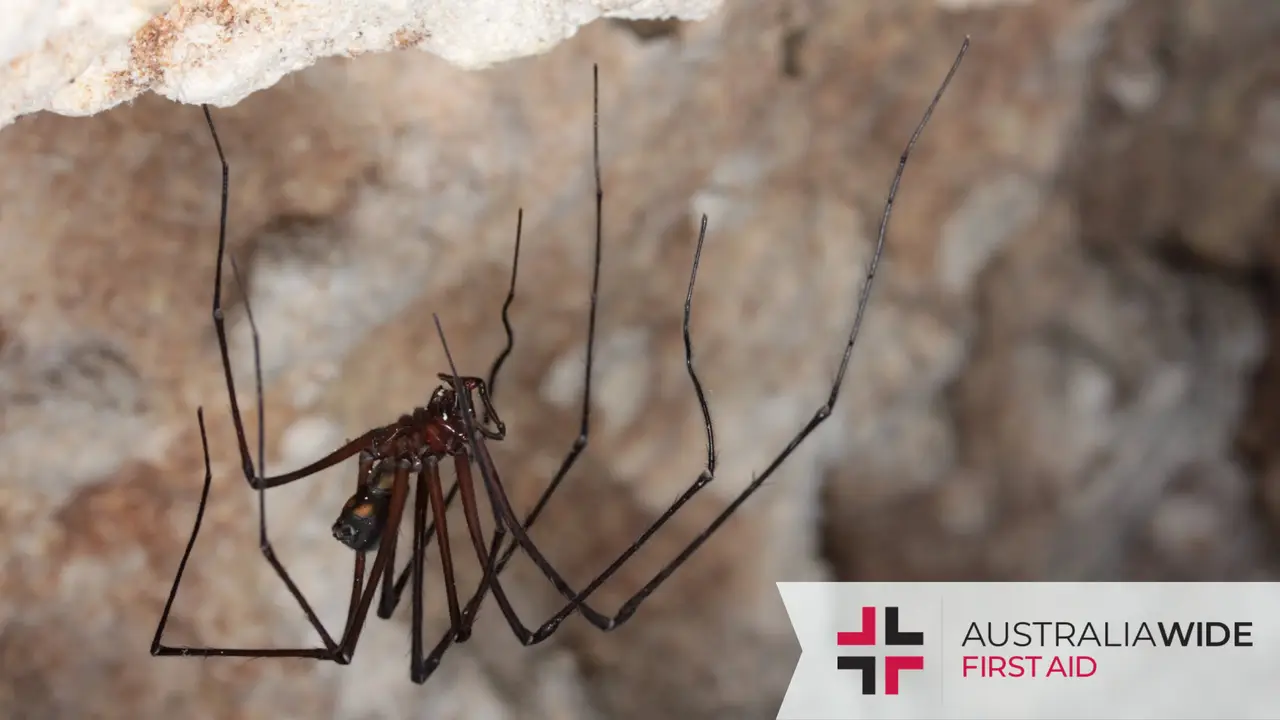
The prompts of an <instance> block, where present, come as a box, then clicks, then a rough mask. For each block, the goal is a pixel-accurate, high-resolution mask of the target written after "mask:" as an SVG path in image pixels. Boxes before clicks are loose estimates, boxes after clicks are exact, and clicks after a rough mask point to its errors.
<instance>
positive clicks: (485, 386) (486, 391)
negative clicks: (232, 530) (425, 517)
mask: <svg viewBox="0 0 1280 720" xmlns="http://www.w3.org/2000/svg"><path fill="white" fill-rule="evenodd" d="M523 228H524V208H520V209H519V210H517V211H516V246H515V251H514V252H513V253H512V257H511V282H510V284H509V285H508V286H507V297H506V298H505V299H504V300H503V302H502V327H503V328H504V329H505V331H506V335H507V344H506V345H505V346H504V347H503V348H502V350H501V351H500V352H499V353H498V356H497V357H495V358H494V360H493V364H492V365H491V366H490V367H489V377H488V380H487V381H481V382H479V383H477V390H478V392H479V393H480V401H481V402H482V403H483V404H484V422H485V423H488V422H490V421H492V422H493V424H494V427H495V432H494V433H492V435H491V437H493V438H494V439H495V440H501V439H502V438H503V437H505V436H506V434H507V427H506V425H505V424H504V423H503V422H502V419H501V418H499V417H498V411H497V410H496V409H495V408H494V406H493V403H492V401H491V400H490V396H491V395H492V394H493V389H494V386H495V385H496V383H497V382H498V373H499V372H500V371H501V370H502V365H503V363H505V362H506V361H507V356H508V355H510V354H511V350H512V348H514V347H515V342H516V336H515V331H514V330H513V329H512V326H511V316H510V311H511V304H512V303H513V302H515V298H516V277H517V273H518V270H519V267H520V238H521V235H522V232H523ZM441 379H445V378H441ZM473 379H475V380H479V378H473ZM304 469H305V468H304ZM273 479H277V478H273ZM457 497H458V482H457V480H454V483H453V485H451V486H449V492H448V493H446V494H445V497H444V507H445V509H446V510H447V509H448V508H451V507H453V501H454V500H455V499H456V498H457ZM435 525H436V523H435V522H432V523H431V525H429V526H427V528H426V543H427V545H430V544H431V538H432V537H433V536H434V530H435ZM393 565H394V563H393ZM412 569H413V568H412V565H407V566H405V568H404V570H403V571H401V573H400V576H399V577H398V578H396V581H395V585H394V587H393V588H392V590H391V594H390V596H387V595H385V594H384V595H383V597H382V600H381V601H380V602H379V604H378V617H381V618H383V619H384V620H385V619H387V618H390V617H391V615H392V613H394V612H395V609H396V606H397V605H399V603H400V597H401V595H402V594H403V593H404V589H405V587H406V586H407V585H408V583H409V577H410V574H411V571H412Z"/></svg>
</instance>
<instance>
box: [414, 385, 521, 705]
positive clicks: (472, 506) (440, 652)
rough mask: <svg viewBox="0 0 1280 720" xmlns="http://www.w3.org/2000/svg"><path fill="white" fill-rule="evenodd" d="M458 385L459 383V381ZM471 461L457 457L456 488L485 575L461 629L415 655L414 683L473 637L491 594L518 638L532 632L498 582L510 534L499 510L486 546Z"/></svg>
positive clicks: (456, 629) (445, 635)
mask: <svg viewBox="0 0 1280 720" xmlns="http://www.w3.org/2000/svg"><path fill="white" fill-rule="evenodd" d="M455 382H456V381H455ZM477 442H479V443H481V444H483V443H484V438H483V437H480V438H479V439H478V440H477ZM470 463H471V458H469V457H468V456H465V455H458V456H455V457H454V467H455V468H456V470H457V475H458V479H457V482H456V484H455V487H459V488H461V489H462V508H463V513H464V515H465V517H466V524H467V531H468V534H469V535H470V537H471V543H472V546H473V547H474V548H475V551H476V557H477V558H478V559H479V560H480V563H481V565H483V566H484V568H485V574H484V577H483V579H482V580H481V582H480V585H479V586H478V587H477V588H476V591H475V594H474V595H472V596H471V599H470V600H469V601H467V606H466V608H465V609H464V610H463V612H462V623H461V628H458V627H456V626H455V627H451V628H450V629H449V631H448V632H446V633H445V634H444V635H443V636H441V638H440V639H439V640H438V641H437V642H436V645H435V647H434V648H433V649H432V651H431V653H430V654H429V655H427V657H425V658H423V657H421V655H419V654H416V653H415V655H414V669H413V673H412V678H413V681H414V682H416V683H419V684H421V683H424V682H426V680H427V678H428V677H430V676H431V673H433V672H435V670H436V668H437V667H439V665H440V659H441V658H442V657H443V656H444V653H445V651H446V650H448V649H449V647H450V646H451V645H452V644H453V643H454V642H461V641H462V640H464V639H465V638H466V637H467V636H469V635H470V632H471V626H472V623H473V622H474V621H475V615H476V612H477V610H479V607H480V603H481V602H482V601H483V600H484V598H485V596H486V595H487V594H488V593H489V591H490V590H492V591H493V594H494V597H495V598H496V599H497V602H498V606H499V607H500V608H501V609H502V614H503V616H504V617H505V618H506V620H507V623H508V624H509V625H510V626H511V629H512V632H513V633H515V635H516V637H518V638H519V637H527V636H528V635H529V631H528V630H527V629H525V628H524V626H523V625H522V624H521V623H520V619H519V617H518V616H517V615H516V611H515V608H514V607H513V606H512V605H511V602H510V600H509V599H508V598H507V594H506V592H505V591H504V590H503V588H502V583H501V582H499V580H498V573H497V563H496V560H497V556H498V548H500V547H501V546H502V541H503V540H504V539H505V538H506V530H505V528H504V522H503V520H502V517H501V516H500V515H499V514H498V513H497V511H496V507H495V513H494V514H495V524H494V532H493V538H492V539H491V540H490V541H489V547H488V548H487V549H486V548H485V546H484V533H483V531H482V529H481V526H480V512H479V506H478V503H477V502H476V494H475V481H474V480H473V478H472V475H471V465H470Z"/></svg>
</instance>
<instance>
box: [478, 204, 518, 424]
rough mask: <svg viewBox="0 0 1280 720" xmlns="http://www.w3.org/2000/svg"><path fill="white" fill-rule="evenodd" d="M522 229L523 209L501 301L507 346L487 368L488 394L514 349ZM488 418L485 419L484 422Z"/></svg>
mask: <svg viewBox="0 0 1280 720" xmlns="http://www.w3.org/2000/svg"><path fill="white" fill-rule="evenodd" d="M523 229H524V208H520V209H519V210H517V211H516V249H515V252H514V253H513V254H512V257H511V284H510V285H508V286H507V298H506V300H503V301H502V327H503V328H504V329H505V330H506V332H507V344H506V346H505V347H503V348H502V351H501V352H499V353H498V356H497V357H496V358H494V359H493V365H491V366H489V381H488V382H487V383H486V385H488V386H489V392H490V393H494V392H496V388H497V385H498V372H499V371H500V370H501V369H502V364H503V363H505V362H506V361H507V356H508V355H510V354H511V349H512V348H513V347H515V344H516V336H515V331H514V330H512V329H511V317H510V315H509V314H508V313H509V312H510V310H511V303H513V302H515V299H516V271H517V270H518V268H519V267H520V235H521V231H522V230H523ZM488 420H489V418H488V417H485V422H488Z"/></svg>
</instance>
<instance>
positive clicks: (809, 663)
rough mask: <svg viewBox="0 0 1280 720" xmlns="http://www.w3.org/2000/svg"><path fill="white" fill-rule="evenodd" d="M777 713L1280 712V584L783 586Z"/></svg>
mask: <svg viewBox="0 0 1280 720" xmlns="http://www.w3.org/2000/svg"><path fill="white" fill-rule="evenodd" d="M778 590H779V592H781V593H782V601H783V603H784V604H785V605H786V607H787V614H788V615H789V616H790V617H791V624H792V626H793V627H794V629H795V632H796V636H797V637H798V639H799V640H800V649H801V655H800V662H799V664H798V665H797V666H796V671H795V675H794V676H793V677H792V678H791V685H790V686H789V687H788V688H787V695H786V698H785V699H784V700H783V702H782V709H781V710H780V711H779V713H778V717H779V718H782V719H784V720H793V719H794V720H836V719H841V720H843V719H845V718H859V719H861V718H866V719H868V720H870V719H873V718H922V719H924V718H927V719H929V720H937V719H940V718H981V719H983V720H987V719H993V718H1018V719H1019V720H1024V719H1025V720H1030V719H1031V718H1055V719H1057V718H1099V719H1101V718H1106V719H1108V720H1112V719H1117V720H1118V719H1119V718H1162V719H1165V718H1167V719H1169V720H1174V719H1179V720H1180V719H1183V718H1186V719H1191V718H1196V719H1199V718H1230V719H1232V720H1241V719H1244V718H1277V719H1280V583H778Z"/></svg>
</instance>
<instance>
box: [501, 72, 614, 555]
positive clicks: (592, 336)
mask: <svg viewBox="0 0 1280 720" xmlns="http://www.w3.org/2000/svg"><path fill="white" fill-rule="evenodd" d="M591 83H592V96H591V97H592V101H591V102H592V116H591V117H592V120H591V158H592V170H593V171H594V174H595V182H596V237H595V245H594V249H593V260H592V263H591V307H590V309H589V310H588V311H587V357H586V362H585V363H584V366H583V370H582V411H581V414H580V416H579V420H578V436H577V437H576V438H574V440H573V445H571V446H570V447H569V452H568V454H566V455H565V457H564V460H563V461H561V463H560V467H559V469H557V470H556V474H555V475H553V476H551V481H550V482H548V483H547V486H546V487H545V488H543V490H542V495H540V496H539V497H538V501H537V502H535V503H534V505H533V508H532V509H530V510H529V512H528V514H526V515H525V518H524V522H523V523H521V525H520V527H521V529H522V531H527V530H528V529H529V528H531V527H533V523H534V522H536V521H537V519H538V516H540V515H541V514H542V511H543V510H544V509H545V508H546V506H547V502H549V501H550V500H551V496H552V495H553V494H554V493H555V491H556V489H557V488H559V487H560V483H561V482H563V481H564V479H565V477H566V476H567V475H568V474H569V470H570V469H571V468H572V467H573V465H574V463H576V462H577V461H578V456H580V455H581V454H582V451H584V450H586V449H587V443H588V442H589V440H590V433H591V368H592V365H593V361H594V359H595V347H596V308H597V305H598V304H599V299H600V250H601V245H602V243H603V237H604V185H603V184H602V182H601V180H600V66H599V65H592V66H591ZM513 279H514V275H513ZM490 391H491V392H492V388H490ZM513 531H514V528H513ZM518 539H519V538H518V537H517V538H516V540H513V541H512V542H511V543H510V544H509V545H507V548H506V550H504V551H503V553H502V558H501V559H500V560H498V568H497V569H498V572H502V570H503V569H505V568H506V566H507V563H509V562H511V556H512V555H513V554H515V551H516V546H517V545H518V544H519V543H518V542H517V540H518Z"/></svg>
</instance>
